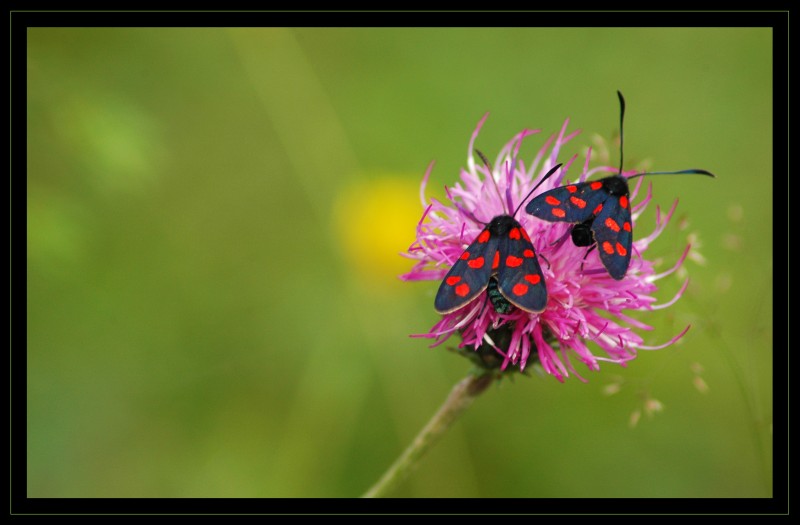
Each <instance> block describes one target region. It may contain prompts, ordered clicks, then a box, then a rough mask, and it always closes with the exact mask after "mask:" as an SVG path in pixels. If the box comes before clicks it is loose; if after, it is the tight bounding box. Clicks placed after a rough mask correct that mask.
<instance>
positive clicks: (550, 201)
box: [544, 195, 561, 206]
mask: <svg viewBox="0 0 800 525" xmlns="http://www.w3.org/2000/svg"><path fill="white" fill-rule="evenodd" d="M544 202H546V203H547V204H549V205H551V206H558V205H559V204H561V201H560V200H558V199H556V198H555V197H553V196H552V195H548V196H547V197H545V198H544Z"/></svg>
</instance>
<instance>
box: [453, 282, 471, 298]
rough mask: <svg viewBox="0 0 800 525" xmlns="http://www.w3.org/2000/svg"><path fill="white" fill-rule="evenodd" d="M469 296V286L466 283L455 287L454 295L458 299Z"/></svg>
mask: <svg viewBox="0 0 800 525" xmlns="http://www.w3.org/2000/svg"><path fill="white" fill-rule="evenodd" d="M468 294H469V285H468V284H467V283H462V284H459V285H458V286H456V295H458V296H460V297H466V296H467V295H468Z"/></svg>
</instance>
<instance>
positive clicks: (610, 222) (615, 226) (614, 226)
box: [606, 217, 619, 232]
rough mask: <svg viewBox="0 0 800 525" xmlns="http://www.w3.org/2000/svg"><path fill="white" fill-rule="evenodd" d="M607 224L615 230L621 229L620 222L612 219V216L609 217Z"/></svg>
mask: <svg viewBox="0 0 800 525" xmlns="http://www.w3.org/2000/svg"><path fill="white" fill-rule="evenodd" d="M606 226H607V227H608V228H610V229H612V230H614V231H615V232H618V231H619V224H617V221H615V220H614V219H612V218H611V217H608V218H607V219H606Z"/></svg>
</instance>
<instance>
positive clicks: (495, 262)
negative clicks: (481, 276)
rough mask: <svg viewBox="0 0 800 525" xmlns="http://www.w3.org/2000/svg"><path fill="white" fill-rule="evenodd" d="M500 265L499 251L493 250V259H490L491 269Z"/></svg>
mask: <svg viewBox="0 0 800 525" xmlns="http://www.w3.org/2000/svg"><path fill="white" fill-rule="evenodd" d="M498 266H500V252H494V259H493V260H492V270H495V269H497V267H498Z"/></svg>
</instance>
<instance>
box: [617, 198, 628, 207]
mask: <svg viewBox="0 0 800 525" xmlns="http://www.w3.org/2000/svg"><path fill="white" fill-rule="evenodd" d="M619 205H620V206H622V207H623V208H627V207H628V196H627V195H623V196H621V197H620V198H619Z"/></svg>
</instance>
